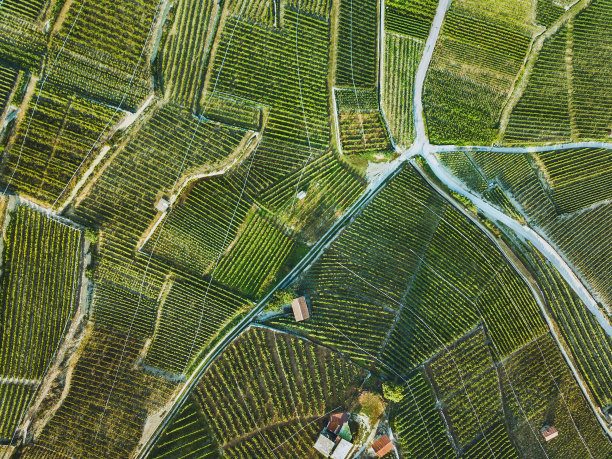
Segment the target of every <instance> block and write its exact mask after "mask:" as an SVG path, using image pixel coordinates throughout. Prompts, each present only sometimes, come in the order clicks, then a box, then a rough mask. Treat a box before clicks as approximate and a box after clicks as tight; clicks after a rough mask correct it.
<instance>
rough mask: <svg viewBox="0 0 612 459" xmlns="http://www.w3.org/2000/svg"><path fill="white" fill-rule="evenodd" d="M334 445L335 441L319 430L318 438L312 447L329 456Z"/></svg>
mask: <svg viewBox="0 0 612 459" xmlns="http://www.w3.org/2000/svg"><path fill="white" fill-rule="evenodd" d="M334 446H336V443H335V442H334V441H333V440H331V439H330V438H328V437H327V436H326V435H325V432H321V433H320V434H319V438H317V441H316V442H315V444H314V448H315V449H316V450H317V451H318V452H320V453H321V454H322V455H323V456H325V457H329V455H330V454H331V453H332V451H333V450H334Z"/></svg>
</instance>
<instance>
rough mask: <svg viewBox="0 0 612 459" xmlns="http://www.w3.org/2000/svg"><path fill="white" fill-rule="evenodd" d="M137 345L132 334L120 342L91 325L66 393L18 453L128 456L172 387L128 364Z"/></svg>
mask: <svg viewBox="0 0 612 459" xmlns="http://www.w3.org/2000/svg"><path fill="white" fill-rule="evenodd" d="M142 346H143V342H142V341H139V340H136V339H132V338H130V339H128V340H127V341H126V336H125V335H124V334H122V333H116V332H111V331H109V330H106V329H104V328H102V327H94V329H93V331H92V332H91V334H90V335H89V336H88V338H87V340H86V342H85V343H84V345H83V346H82V348H81V356H80V358H79V359H78V361H77V363H76V366H75V367H74V370H73V372H72V375H71V380H70V388H69V390H68V394H67V396H66V398H65V399H64V400H63V402H62V404H61V406H60V408H59V409H58V411H57V412H56V413H55V415H54V416H53V417H52V418H51V420H50V422H49V423H48V424H47V425H46V426H45V427H44V429H43V430H42V432H41V433H40V435H39V436H38V438H37V441H36V442H35V443H32V444H30V445H29V446H28V447H26V448H25V449H24V450H23V454H22V457H24V458H44V457H49V455H50V454H52V455H75V456H79V457H84V456H87V457H100V458H102V457H125V456H128V455H130V454H131V453H132V452H133V451H134V449H135V448H136V446H137V444H138V441H139V440H140V438H141V435H142V430H143V425H144V422H145V420H146V418H147V416H149V415H150V414H151V413H152V412H153V411H156V410H159V409H160V408H161V407H162V405H163V404H164V403H166V402H167V400H168V399H169V398H170V394H171V393H172V391H173V390H174V385H173V384H171V383H168V382H167V381H165V380H164V379H162V378H160V377H157V376H152V375H148V374H145V373H143V372H142V371H140V370H137V369H134V366H135V365H136V361H137V360H138V358H139V352H140V351H141V349H142ZM111 388H112V396H111V397H109V395H110V394H111V392H110V391H111Z"/></svg>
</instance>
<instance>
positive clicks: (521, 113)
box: [504, 28, 571, 143]
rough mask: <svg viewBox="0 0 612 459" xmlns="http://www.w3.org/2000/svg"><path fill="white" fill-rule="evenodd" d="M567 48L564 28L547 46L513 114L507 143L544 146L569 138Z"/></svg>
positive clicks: (546, 43) (544, 47)
mask: <svg viewBox="0 0 612 459" xmlns="http://www.w3.org/2000/svg"><path fill="white" fill-rule="evenodd" d="M566 48H567V31H566V29H565V28H564V29H561V30H560V31H559V32H557V33H556V34H555V35H554V36H553V37H552V38H551V39H550V40H548V41H547V42H545V43H544V46H543V48H542V51H541V52H540V56H539V58H538V61H537V62H536V64H535V67H534V69H533V73H532V74H531V76H530V78H529V83H528V84H527V88H526V89H525V92H524V93H523V95H522V97H521V99H520V100H519V102H518V103H517V105H516V107H515V108H514V110H513V111H512V114H511V116H510V120H509V122H508V128H507V129H506V132H505V135H504V139H505V140H507V141H509V142H511V143H512V142H521V141H522V142H525V141H542V142H544V141H555V140H556V141H559V140H563V139H568V138H569V137H570V135H571V126H570V115H569V96H568V75H567V67H566V61H565V56H566Z"/></svg>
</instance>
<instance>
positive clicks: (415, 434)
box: [391, 373, 455, 458]
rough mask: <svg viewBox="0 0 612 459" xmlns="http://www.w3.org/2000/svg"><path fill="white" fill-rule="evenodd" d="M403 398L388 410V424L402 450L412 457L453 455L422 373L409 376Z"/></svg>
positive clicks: (429, 388) (429, 387)
mask: <svg viewBox="0 0 612 459" xmlns="http://www.w3.org/2000/svg"><path fill="white" fill-rule="evenodd" d="M405 386H406V387H405V388H404V389H403V393H402V400H401V402H399V403H398V404H396V405H394V406H393V408H392V411H391V425H392V426H393V431H394V433H395V435H397V437H398V440H399V443H400V444H401V445H402V449H403V451H404V452H405V453H407V454H409V455H411V456H413V457H427V458H430V457H440V456H442V457H453V456H455V455H454V454H453V449H452V447H451V445H450V442H449V440H448V437H447V436H446V429H445V427H444V424H443V421H442V418H441V416H440V413H439V412H438V410H437V408H436V399H435V396H434V394H433V391H432V389H431V386H430V384H429V382H428V381H427V379H425V376H424V375H423V374H422V373H415V374H414V375H413V376H412V377H410V378H408V379H407V381H406V384H405Z"/></svg>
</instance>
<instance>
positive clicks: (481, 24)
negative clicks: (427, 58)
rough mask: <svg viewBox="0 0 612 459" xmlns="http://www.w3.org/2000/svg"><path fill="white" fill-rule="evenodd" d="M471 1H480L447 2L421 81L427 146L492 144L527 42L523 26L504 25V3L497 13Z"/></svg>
mask: <svg viewBox="0 0 612 459" xmlns="http://www.w3.org/2000/svg"><path fill="white" fill-rule="evenodd" d="M462 3H466V4H465V5H462ZM471 3H475V4H480V3H482V2H459V3H458V4H453V6H452V7H451V9H450V11H449V12H448V13H447V14H446V17H445V21H444V26H443V28H442V31H441V35H440V39H439V41H438V43H437V44H436V48H435V50H434V54H433V59H432V63H431V68H430V70H429V71H428V76H427V78H426V81H425V90H424V94H423V106H424V109H425V114H426V118H427V129H428V132H429V136H430V140H431V141H432V143H443V144H458V145H465V144H472V145H478V144H489V143H492V142H493V140H494V139H495V138H496V137H497V127H498V125H497V124H498V118H499V116H500V114H501V108H502V104H503V102H504V100H505V98H506V97H507V96H508V94H509V92H510V90H511V89H512V85H513V83H514V80H515V78H516V76H517V74H518V73H519V70H520V69H521V65H522V64H523V60H524V59H525V57H526V54H527V51H528V48H529V44H530V41H531V28H530V27H529V26H528V24H525V23H522V22H523V21H521V20H520V19H518V20H517V19H516V18H515V19H513V21H512V22H508V18H507V16H509V15H510V16H511V15H512V14H513V12H512V11H513V10H512V9H511V8H512V6H511V4H510V3H509V2H504V3H503V6H502V5H500V10H501V11H499V10H496V8H497V7H495V6H494V7H493V8H492V9H491V10H488V11H487V9H488V8H486V7H485V9H484V10H483V8H480V7H477V5H472V4H471ZM502 13H503V14H502ZM517 21H518V22H517ZM517 25H518V27H517ZM522 26H524V27H522ZM449 127H451V129H448V128H449Z"/></svg>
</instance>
